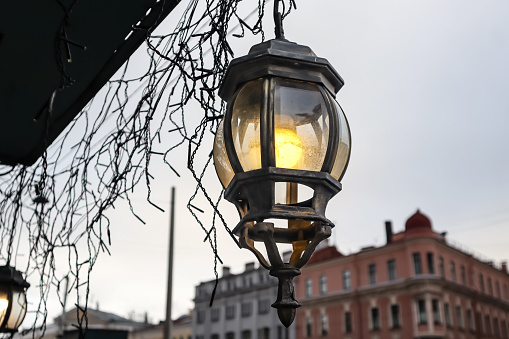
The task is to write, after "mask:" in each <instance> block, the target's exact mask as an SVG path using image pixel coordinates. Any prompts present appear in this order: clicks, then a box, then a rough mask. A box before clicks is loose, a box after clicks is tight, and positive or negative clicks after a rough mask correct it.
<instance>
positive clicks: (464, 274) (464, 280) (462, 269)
mask: <svg viewBox="0 0 509 339" xmlns="http://www.w3.org/2000/svg"><path fill="white" fill-rule="evenodd" d="M460 270H461V283H462V284H463V285H466V284H467V274H466V273H465V266H463V265H461V268H460Z"/></svg>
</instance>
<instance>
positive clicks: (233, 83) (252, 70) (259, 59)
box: [219, 39, 344, 101]
mask: <svg viewBox="0 0 509 339" xmlns="http://www.w3.org/2000/svg"><path fill="white" fill-rule="evenodd" d="M266 76H277V77H283V78H289V79H295V80H302V81H310V82H316V83H321V84H323V85H324V86H325V87H326V88H327V89H328V90H329V92H331V93H332V94H336V93H337V92H338V91H339V90H340V89H341V87H343V85H344V81H343V78H341V76H340V75H339V73H338V72H337V71H336V70H335V69H334V67H332V65H331V64H330V63H329V61H328V60H327V59H324V58H320V57H318V56H316V54H315V53H314V52H313V51H312V50H311V48H309V47H308V46H303V45H299V44H296V43H294V42H290V41H288V40H285V39H272V40H268V41H264V42H262V43H260V44H257V45H254V46H253V47H251V49H250V50H249V53H248V54H247V55H245V56H242V57H239V58H236V59H233V60H232V62H231V63H230V65H229V66H228V69H227V70H226V73H225V75H224V79H223V82H222V84H221V87H220V88H219V96H220V97H221V98H222V99H223V100H226V101H227V100H228V99H229V98H231V96H232V95H233V93H234V92H235V90H236V89H237V88H238V87H239V86H240V85H241V84H243V83H245V82H248V81H251V80H255V79H258V78H262V77H266Z"/></svg>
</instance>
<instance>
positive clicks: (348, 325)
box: [345, 312, 352, 333]
mask: <svg viewBox="0 0 509 339" xmlns="http://www.w3.org/2000/svg"><path fill="white" fill-rule="evenodd" d="M345 333H352V313H350V312H345Z"/></svg>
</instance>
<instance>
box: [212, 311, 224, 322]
mask: <svg viewBox="0 0 509 339" xmlns="http://www.w3.org/2000/svg"><path fill="white" fill-rule="evenodd" d="M220 311H221V310H220V309H219V308H213V309H212V310H210V320H211V321H213V322H217V321H219V313H220Z"/></svg>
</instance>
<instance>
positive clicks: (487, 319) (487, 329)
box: [484, 314, 491, 335]
mask: <svg viewBox="0 0 509 339" xmlns="http://www.w3.org/2000/svg"><path fill="white" fill-rule="evenodd" d="M484 331H485V333H486V334H487V335H491V321H490V316H489V315H488V314H486V315H485V316H484Z"/></svg>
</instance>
